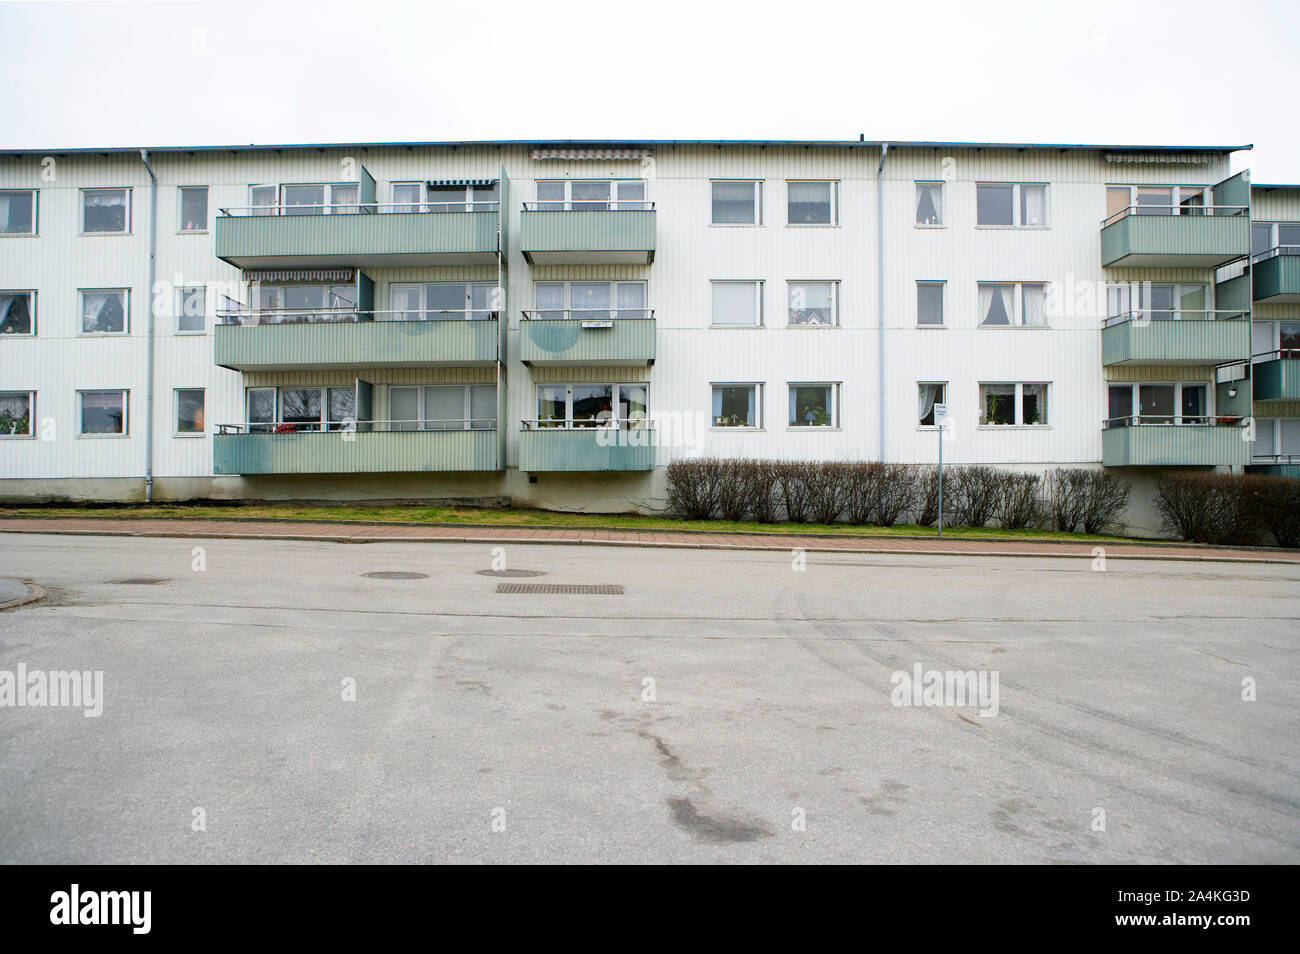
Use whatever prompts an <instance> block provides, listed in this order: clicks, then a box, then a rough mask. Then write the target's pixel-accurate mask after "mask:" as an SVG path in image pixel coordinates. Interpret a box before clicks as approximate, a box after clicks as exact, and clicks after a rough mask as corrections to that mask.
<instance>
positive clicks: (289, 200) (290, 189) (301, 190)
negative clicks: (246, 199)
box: [253, 182, 361, 215]
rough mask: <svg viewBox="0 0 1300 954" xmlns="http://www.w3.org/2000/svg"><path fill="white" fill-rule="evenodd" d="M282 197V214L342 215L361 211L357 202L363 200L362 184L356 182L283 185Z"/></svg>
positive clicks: (255, 203) (281, 188)
mask: <svg viewBox="0 0 1300 954" xmlns="http://www.w3.org/2000/svg"><path fill="white" fill-rule="evenodd" d="M256 191H257V190H256V189H255V190H254V192H256ZM263 194H264V195H265V193H263ZM280 198H281V206H282V208H281V209H280V213H281V214H282V215H330V214H333V215H342V214H348V213H353V212H360V211H361V207H360V206H359V205H358V204H357V203H358V202H360V200H361V186H360V184H359V183H356V182H339V183H324V184H321V185H286V186H281V187H280ZM253 204H254V205H257V204H258V203H257V202H256V201H255V202H254V203H253Z"/></svg>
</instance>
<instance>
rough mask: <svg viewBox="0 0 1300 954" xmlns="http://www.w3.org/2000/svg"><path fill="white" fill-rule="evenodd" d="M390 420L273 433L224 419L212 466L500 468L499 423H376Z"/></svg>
mask: <svg viewBox="0 0 1300 954" xmlns="http://www.w3.org/2000/svg"><path fill="white" fill-rule="evenodd" d="M482 423H483V424H487V423H489V422H482ZM490 423H492V424H494V425H495V422H490ZM253 426H256V425H253ZM387 426H388V422H366V421H363V422H361V423H359V424H357V425H356V428H357V429H356V430H355V431H349V430H325V431H322V430H312V431H294V432H290V433H275V432H266V431H253V432H250V431H249V430H248V426H247V425H238V426H229V425H223V427H222V428H221V429H220V431H219V432H218V433H217V434H214V435H213V438H212V440H213V450H212V458H213V462H212V469H213V472H214V473H217V474H245V475H253V474H379V473H397V472H402V473H421V472H425V471H477V470H500V469H501V466H500V460H499V453H498V449H499V448H498V441H497V430H496V427H495V426H492V427H490V428H489V427H486V426H480V427H478V428H477V429H474V430H464V429H456V430H418V429H416V428H418V427H419V425H418V423H415V424H408V425H405V426H408V427H410V428H411V429H410V430H397V429H383V430H378V429H373V428H377V427H387Z"/></svg>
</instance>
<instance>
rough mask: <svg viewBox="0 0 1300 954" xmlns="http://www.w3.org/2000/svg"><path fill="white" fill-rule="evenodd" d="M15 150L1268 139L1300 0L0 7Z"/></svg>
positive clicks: (0, 103) (1293, 70) (1272, 135)
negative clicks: (484, 142)
mask: <svg viewBox="0 0 1300 954" xmlns="http://www.w3.org/2000/svg"><path fill="white" fill-rule="evenodd" d="M0 37H3V38H4V40H5V44H4V47H5V55H4V57H3V58H2V59H0V76H3V84H0V119H3V132H2V133H0V147H5V146H8V147H23V148H53V147H59V146H62V147H72V146H140V145H149V146H165V145H213V144H222V145H224V144H232V143H295V142H313V143H314V142H378V141H404V140H441V139H603V138H608V139H856V138H857V137H858V134H859V133H865V134H866V137H867V138H868V139H926V140H945V141H947V140H958V141H983V142H989V141H992V142H1062V143H1120V144H1177V145H1184V144H1187V145H1238V144H1244V143H1254V145H1255V149H1254V151H1253V152H1251V153H1246V154H1243V155H1240V156H1238V157H1237V159H1236V160H1235V163H1234V165H1235V167H1236V168H1244V167H1245V166H1247V165H1249V166H1250V167H1251V168H1252V169H1253V170H1254V181H1256V182H1300V122H1297V115H1296V109H1295V103H1294V97H1295V90H1296V85H1297V79H1298V73H1300V70H1298V69H1297V61H1298V59H1300V57H1297V53H1298V52H1300V3H1298V2H1297V0H1259V2H1227V0H1219V2H1215V3H1203V2H1198V0H1191V2H1163V3H1151V2H1142V0H1138V2H1136V3H1132V2H1111V0H1094V2H1091V3H1088V4H1086V5H1077V6H1076V5H1073V4H1057V3H1052V2H1050V0H1039V2H1018V0H1017V2H1006V3H990V4H980V3H960V2H948V0H926V2H916V0H907V2H902V0H900V2H895V3H892V4H889V7H888V9H884V8H878V7H875V6H873V5H871V4H870V3H863V2H862V0H840V2H835V3H830V2H822V0H800V2H798V3H788V4H787V3H770V4H765V3H763V2H761V0H757V2H753V3H739V2H734V0H733V2H729V3H726V4H711V3H709V2H708V0H694V2H686V3H679V2H677V0H665V2H658V3H647V2H617V0H601V2H590V3H588V2H567V0H552V2H518V0H493V2H491V3H486V2H477V3H469V2H461V3H455V4H447V3H441V2H436V0H435V2H425V3H396V2H392V3H389V2H383V0H365V2H357V0H350V2H346V3H330V2H323V3H310V4H308V3H293V2H286V3H277V2H272V0H262V2H259V3H255V4H244V3H150V4H141V3H48V4H44V3H10V2H5V3H0Z"/></svg>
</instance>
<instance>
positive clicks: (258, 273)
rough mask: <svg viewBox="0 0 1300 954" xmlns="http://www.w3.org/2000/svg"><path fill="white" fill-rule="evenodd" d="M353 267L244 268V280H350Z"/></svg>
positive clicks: (353, 270) (353, 274) (352, 276)
mask: <svg viewBox="0 0 1300 954" xmlns="http://www.w3.org/2000/svg"><path fill="white" fill-rule="evenodd" d="M356 273H357V270H356V269H355V268H246V269H244V281H246V282H350V281H352V279H353V278H354V277H356Z"/></svg>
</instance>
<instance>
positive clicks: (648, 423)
mask: <svg viewBox="0 0 1300 954" xmlns="http://www.w3.org/2000/svg"><path fill="white" fill-rule="evenodd" d="M519 423H520V424H521V425H522V426H523V429H524V430H526V431H599V430H619V431H642V430H644V431H652V430H654V428H655V423H654V421H652V420H650V418H648V417H647V418H635V417H634V418H631V419H622V418H620V419H618V420H615V419H613V418H605V419H600V420H578V419H565V418H543V419H541V420H525V421H520V422H519Z"/></svg>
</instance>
